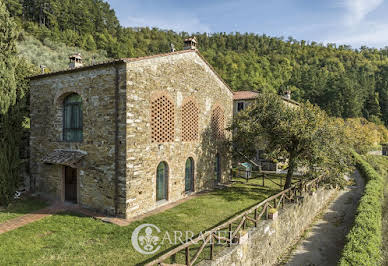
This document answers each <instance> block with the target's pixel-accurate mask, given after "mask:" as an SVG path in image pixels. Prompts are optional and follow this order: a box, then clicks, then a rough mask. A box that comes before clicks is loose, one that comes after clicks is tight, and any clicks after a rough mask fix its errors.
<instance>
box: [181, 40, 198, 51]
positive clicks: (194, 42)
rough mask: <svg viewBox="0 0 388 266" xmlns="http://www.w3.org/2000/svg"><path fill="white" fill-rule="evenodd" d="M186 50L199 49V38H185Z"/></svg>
mask: <svg viewBox="0 0 388 266" xmlns="http://www.w3.org/2000/svg"><path fill="white" fill-rule="evenodd" d="M183 49H184V50H197V39H196V38H195V37H192V38H187V39H185V46H184V48H183Z"/></svg>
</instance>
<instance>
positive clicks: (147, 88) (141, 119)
mask: <svg viewBox="0 0 388 266" xmlns="http://www.w3.org/2000/svg"><path fill="white" fill-rule="evenodd" d="M158 95H166V97H167V98H169V99H171V101H172V102H173V104H174V114H175V116H174V126H175V132H174V140H173V141H170V142H163V143H156V142H152V141H151V124H150V121H151V98H153V97H157V96H158ZM189 99H191V100H193V101H194V102H195V104H196V106H197V107H198V109H199V138H198V140H196V141H194V140H193V141H183V140H182V105H183V104H184V103H185V102H187V101H188V100H189ZM216 106H220V107H221V108H222V109H223V111H224V118H225V119H224V128H226V127H227V126H228V125H229V124H230V122H231V119H232V116H233V94H232V92H231V91H230V90H229V89H228V88H227V87H226V85H225V84H224V83H223V82H222V81H221V80H220V79H219V78H218V77H217V76H216V75H215V74H214V72H213V71H212V70H211V69H210V67H209V66H208V65H207V64H206V63H205V62H204V61H203V59H202V58H201V57H200V56H199V55H198V54H197V53H196V52H194V51H188V52H185V53H179V54H173V55H168V56H160V57H155V58H150V59H146V60H139V61H135V62H129V63H127V217H132V216H136V215H139V214H142V213H145V212H147V211H149V210H152V209H154V208H156V207H158V206H160V204H161V202H156V169H157V166H158V164H159V163H160V162H162V161H165V162H167V164H168V166H169V180H168V201H167V202H164V203H162V204H166V203H168V202H173V201H176V200H179V199H181V198H184V197H186V196H187V194H186V193H185V189H184V188H185V185H184V184H185V162H186V160H187V159H188V158H189V157H192V158H193V160H194V164H195V170H194V171H195V174H194V183H195V191H200V190H203V189H206V188H211V187H214V185H215V180H216V176H215V170H214V169H215V156H216V154H217V152H218V153H220V155H221V158H222V162H221V168H222V180H226V179H228V178H229V173H230V164H231V161H230V158H229V156H228V155H227V154H228V153H227V151H225V150H223V149H222V145H221V144H220V143H222V139H221V140H219V141H215V140H214V138H213V137H212V132H211V129H210V124H211V116H212V111H213V110H214V108H215V107H216ZM229 137H230V135H229V134H228V133H227V132H226V135H225V138H229Z"/></svg>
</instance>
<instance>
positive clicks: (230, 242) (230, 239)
mask: <svg viewBox="0 0 388 266" xmlns="http://www.w3.org/2000/svg"><path fill="white" fill-rule="evenodd" d="M228 230H229V232H228V238H229V245H228V246H229V247H231V246H232V240H233V239H232V224H231V223H230V224H229V228H228Z"/></svg>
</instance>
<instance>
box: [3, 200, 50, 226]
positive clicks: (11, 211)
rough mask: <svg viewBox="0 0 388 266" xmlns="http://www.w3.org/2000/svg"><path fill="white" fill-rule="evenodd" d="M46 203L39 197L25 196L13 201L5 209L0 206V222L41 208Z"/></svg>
mask: <svg viewBox="0 0 388 266" xmlns="http://www.w3.org/2000/svg"><path fill="white" fill-rule="evenodd" d="M46 206H47V203H46V202H45V201H43V200H40V199H34V198H25V199H19V200H15V201H13V202H12V203H11V204H10V205H9V206H8V207H7V208H6V209H3V208H0V223H3V222H5V221H7V220H9V219H13V218H16V217H18V216H21V215H24V214H27V213H30V212H33V211H36V210H39V209H42V208H44V207H46Z"/></svg>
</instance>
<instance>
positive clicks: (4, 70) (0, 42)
mask: <svg viewBox="0 0 388 266" xmlns="http://www.w3.org/2000/svg"><path fill="white" fill-rule="evenodd" d="M17 36H18V32H17V30H16V24H15V22H14V21H13V19H11V18H10V16H9V13H8V11H7V9H6V6H5V4H4V3H3V1H2V0H0V113H1V114H4V113H6V112H7V111H8V108H9V106H10V105H12V104H15V102H16V80H15V69H16V65H17V54H16V39H17Z"/></svg>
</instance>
